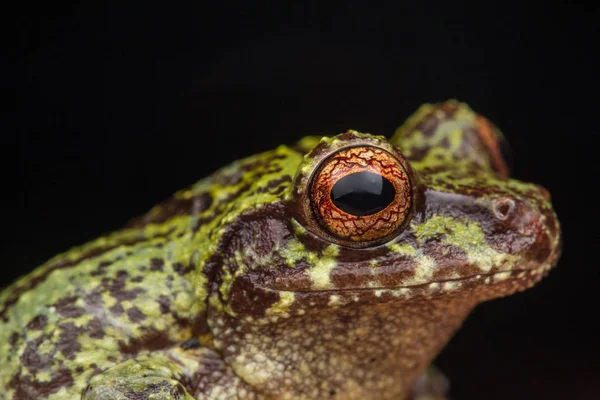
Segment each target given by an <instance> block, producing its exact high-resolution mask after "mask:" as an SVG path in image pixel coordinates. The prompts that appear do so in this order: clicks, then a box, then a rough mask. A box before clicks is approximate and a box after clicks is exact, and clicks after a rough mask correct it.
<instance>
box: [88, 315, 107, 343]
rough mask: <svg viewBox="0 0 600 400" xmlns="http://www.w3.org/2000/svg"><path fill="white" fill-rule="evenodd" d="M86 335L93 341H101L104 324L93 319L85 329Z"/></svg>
mask: <svg viewBox="0 0 600 400" xmlns="http://www.w3.org/2000/svg"><path fill="white" fill-rule="evenodd" d="M85 329H86V331H87V334H88V335H89V337H91V338H93V339H102V338H104V335H105V332H104V324H103V323H102V321H101V320H100V319H99V318H98V317H94V319H92V320H91V321H90V322H88V324H87V325H86V327H85Z"/></svg>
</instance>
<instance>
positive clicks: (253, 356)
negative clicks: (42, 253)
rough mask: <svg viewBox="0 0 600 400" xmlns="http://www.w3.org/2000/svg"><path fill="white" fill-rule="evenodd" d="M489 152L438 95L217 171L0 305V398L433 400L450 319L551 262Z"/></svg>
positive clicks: (537, 201)
mask: <svg viewBox="0 0 600 400" xmlns="http://www.w3.org/2000/svg"><path fill="white" fill-rule="evenodd" d="M505 142H506V139H505V137H504V135H503V133H502V132H501V131H500V130H499V128H498V127H497V126H496V125H495V124H494V123H493V122H491V121H490V120H489V119H487V118H486V117H484V116H482V115H481V114H479V113H477V112H475V111H474V110H472V109H471V108H470V106H469V105H468V104H466V103H463V102H459V101H458V100H455V99H450V100H447V101H442V102H432V103H425V104H423V105H421V106H420V107H419V108H418V109H417V110H416V111H415V112H414V113H413V114H412V115H411V116H410V117H408V118H407V119H406V120H405V122H404V123H403V124H401V125H400V127H399V128H398V129H397V130H396V131H395V132H394V133H393V135H391V137H389V138H386V137H384V136H381V135H376V134H369V133H361V132H358V131H355V130H348V131H345V132H342V133H339V134H336V135H332V136H324V135H309V136H306V137H304V138H302V139H300V140H299V141H297V142H296V143H295V144H293V145H289V146H288V145H280V146H278V147H276V148H275V149H273V150H270V151H266V152H262V153H260V154H257V155H253V156H249V157H247V158H244V159H241V160H237V161H234V162H232V163H230V164H229V165H227V166H224V167H222V168H220V169H218V170H217V171H216V172H214V173H213V174H212V175H210V176H208V177H206V178H204V179H202V180H200V181H198V182H196V183H194V184H192V185H190V186H188V187H186V188H184V189H182V190H179V191H177V192H176V193H175V194H174V195H173V196H171V197H170V198H168V199H166V200H165V201H163V202H161V203H159V204H158V205H156V206H154V207H153V208H152V209H150V210H149V211H148V212H146V213H145V214H143V215H141V216H139V217H135V218H133V219H132V220H130V221H129V222H128V223H127V224H126V225H125V226H124V227H123V228H122V229H119V230H116V231H114V232H112V233H109V234H107V235H104V236H101V237H99V238H98V239H95V240H92V241H90V242H88V243H86V244H83V245H80V246H77V247H74V248H72V249H71V250H69V251H67V252H65V253H62V254H59V255H57V256H55V257H53V258H52V259H50V260H49V261H47V262H46V263H45V264H43V265H42V266H40V267H38V268H37V269H35V270H34V271H33V272H31V273H29V274H27V275H25V276H23V277H21V278H20V279H18V280H17V281H16V282H14V283H13V284H11V285H9V286H8V287H6V288H5V289H3V290H2V292H1V293H0V398H2V399H13V400H23V399H85V400H100V399H165V400H167V399H168V400H173V399H413V400H417V399H420V400H424V399H447V398H448V391H449V385H448V380H447V379H446V378H445V375H444V374H443V373H442V372H440V371H439V370H437V369H436V368H435V367H434V366H433V365H432V362H433V361H434V359H435V358H436V356H437V355H438V354H439V353H440V351H441V350H442V349H443V347H444V346H445V345H446V344H447V342H448V341H449V340H450V338H451V337H452V336H453V335H454V334H455V332H456V331H457V330H458V329H459V328H460V326H461V324H462V323H463V321H464V320H465V318H467V316H468V315H469V313H470V312H471V311H472V310H473V308H474V307H475V306H476V305H477V304H479V303H481V302H484V301H488V300H491V299H494V298H499V297H504V296H508V295H511V294H513V293H516V292H519V291H522V290H525V289H528V288H530V287H532V286H533V285H534V284H536V283H537V282H539V281H540V280H541V279H542V278H543V277H544V276H546V275H547V274H548V272H549V271H550V270H551V269H552V268H553V267H554V266H555V265H556V263H557V261H558V258H559V256H560V253H561V248H562V238H561V230H560V225H559V221H558V219H557V216H556V213H555V212H554V210H553V207H552V202H551V197H550V194H549V192H548V190H546V189H545V188H544V187H543V186H540V185H537V184H533V183H526V182H521V181H519V180H516V179H513V178H511V176H510V167H509V165H508V163H507V161H506V157H505V156H504V154H505V153H504V152H503V143H505ZM515 361H516V360H515Z"/></svg>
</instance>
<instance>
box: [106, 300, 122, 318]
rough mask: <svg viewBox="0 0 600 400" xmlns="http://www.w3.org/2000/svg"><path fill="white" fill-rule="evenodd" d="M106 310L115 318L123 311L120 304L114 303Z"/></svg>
mask: <svg viewBox="0 0 600 400" xmlns="http://www.w3.org/2000/svg"><path fill="white" fill-rule="evenodd" d="M108 310H109V311H110V312H111V314H113V315H116V316H119V315H121V314H123V312H124V311H125V310H124V309H123V306H122V305H121V303H115V304H114V305H113V306H111V307H110V308H109V309H108Z"/></svg>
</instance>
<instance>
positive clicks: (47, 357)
mask: <svg viewBox="0 0 600 400" xmlns="http://www.w3.org/2000/svg"><path fill="white" fill-rule="evenodd" d="M44 340H47V337H46V336H45V335H43V336H41V337H39V338H37V339H35V340H30V341H28V342H27V346H25V350H23V354H21V357H19V359H20V360H21V363H22V364H23V366H25V367H26V368H27V369H28V370H29V371H31V372H33V373H36V372H39V371H42V370H44V369H46V368H49V367H50V366H52V358H53V354H52V353H40V352H39V351H38V348H39V346H40V344H42V342H44Z"/></svg>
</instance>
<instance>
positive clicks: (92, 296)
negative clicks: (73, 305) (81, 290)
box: [83, 291, 104, 308]
mask: <svg viewBox="0 0 600 400" xmlns="http://www.w3.org/2000/svg"><path fill="white" fill-rule="evenodd" d="M83 301H84V302H85V304H86V305H87V306H88V307H90V308H94V307H102V305H103V304H104V301H103V300H102V294H101V293H100V292H97V291H94V292H91V293H88V294H86V295H85V296H84V297H83Z"/></svg>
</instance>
